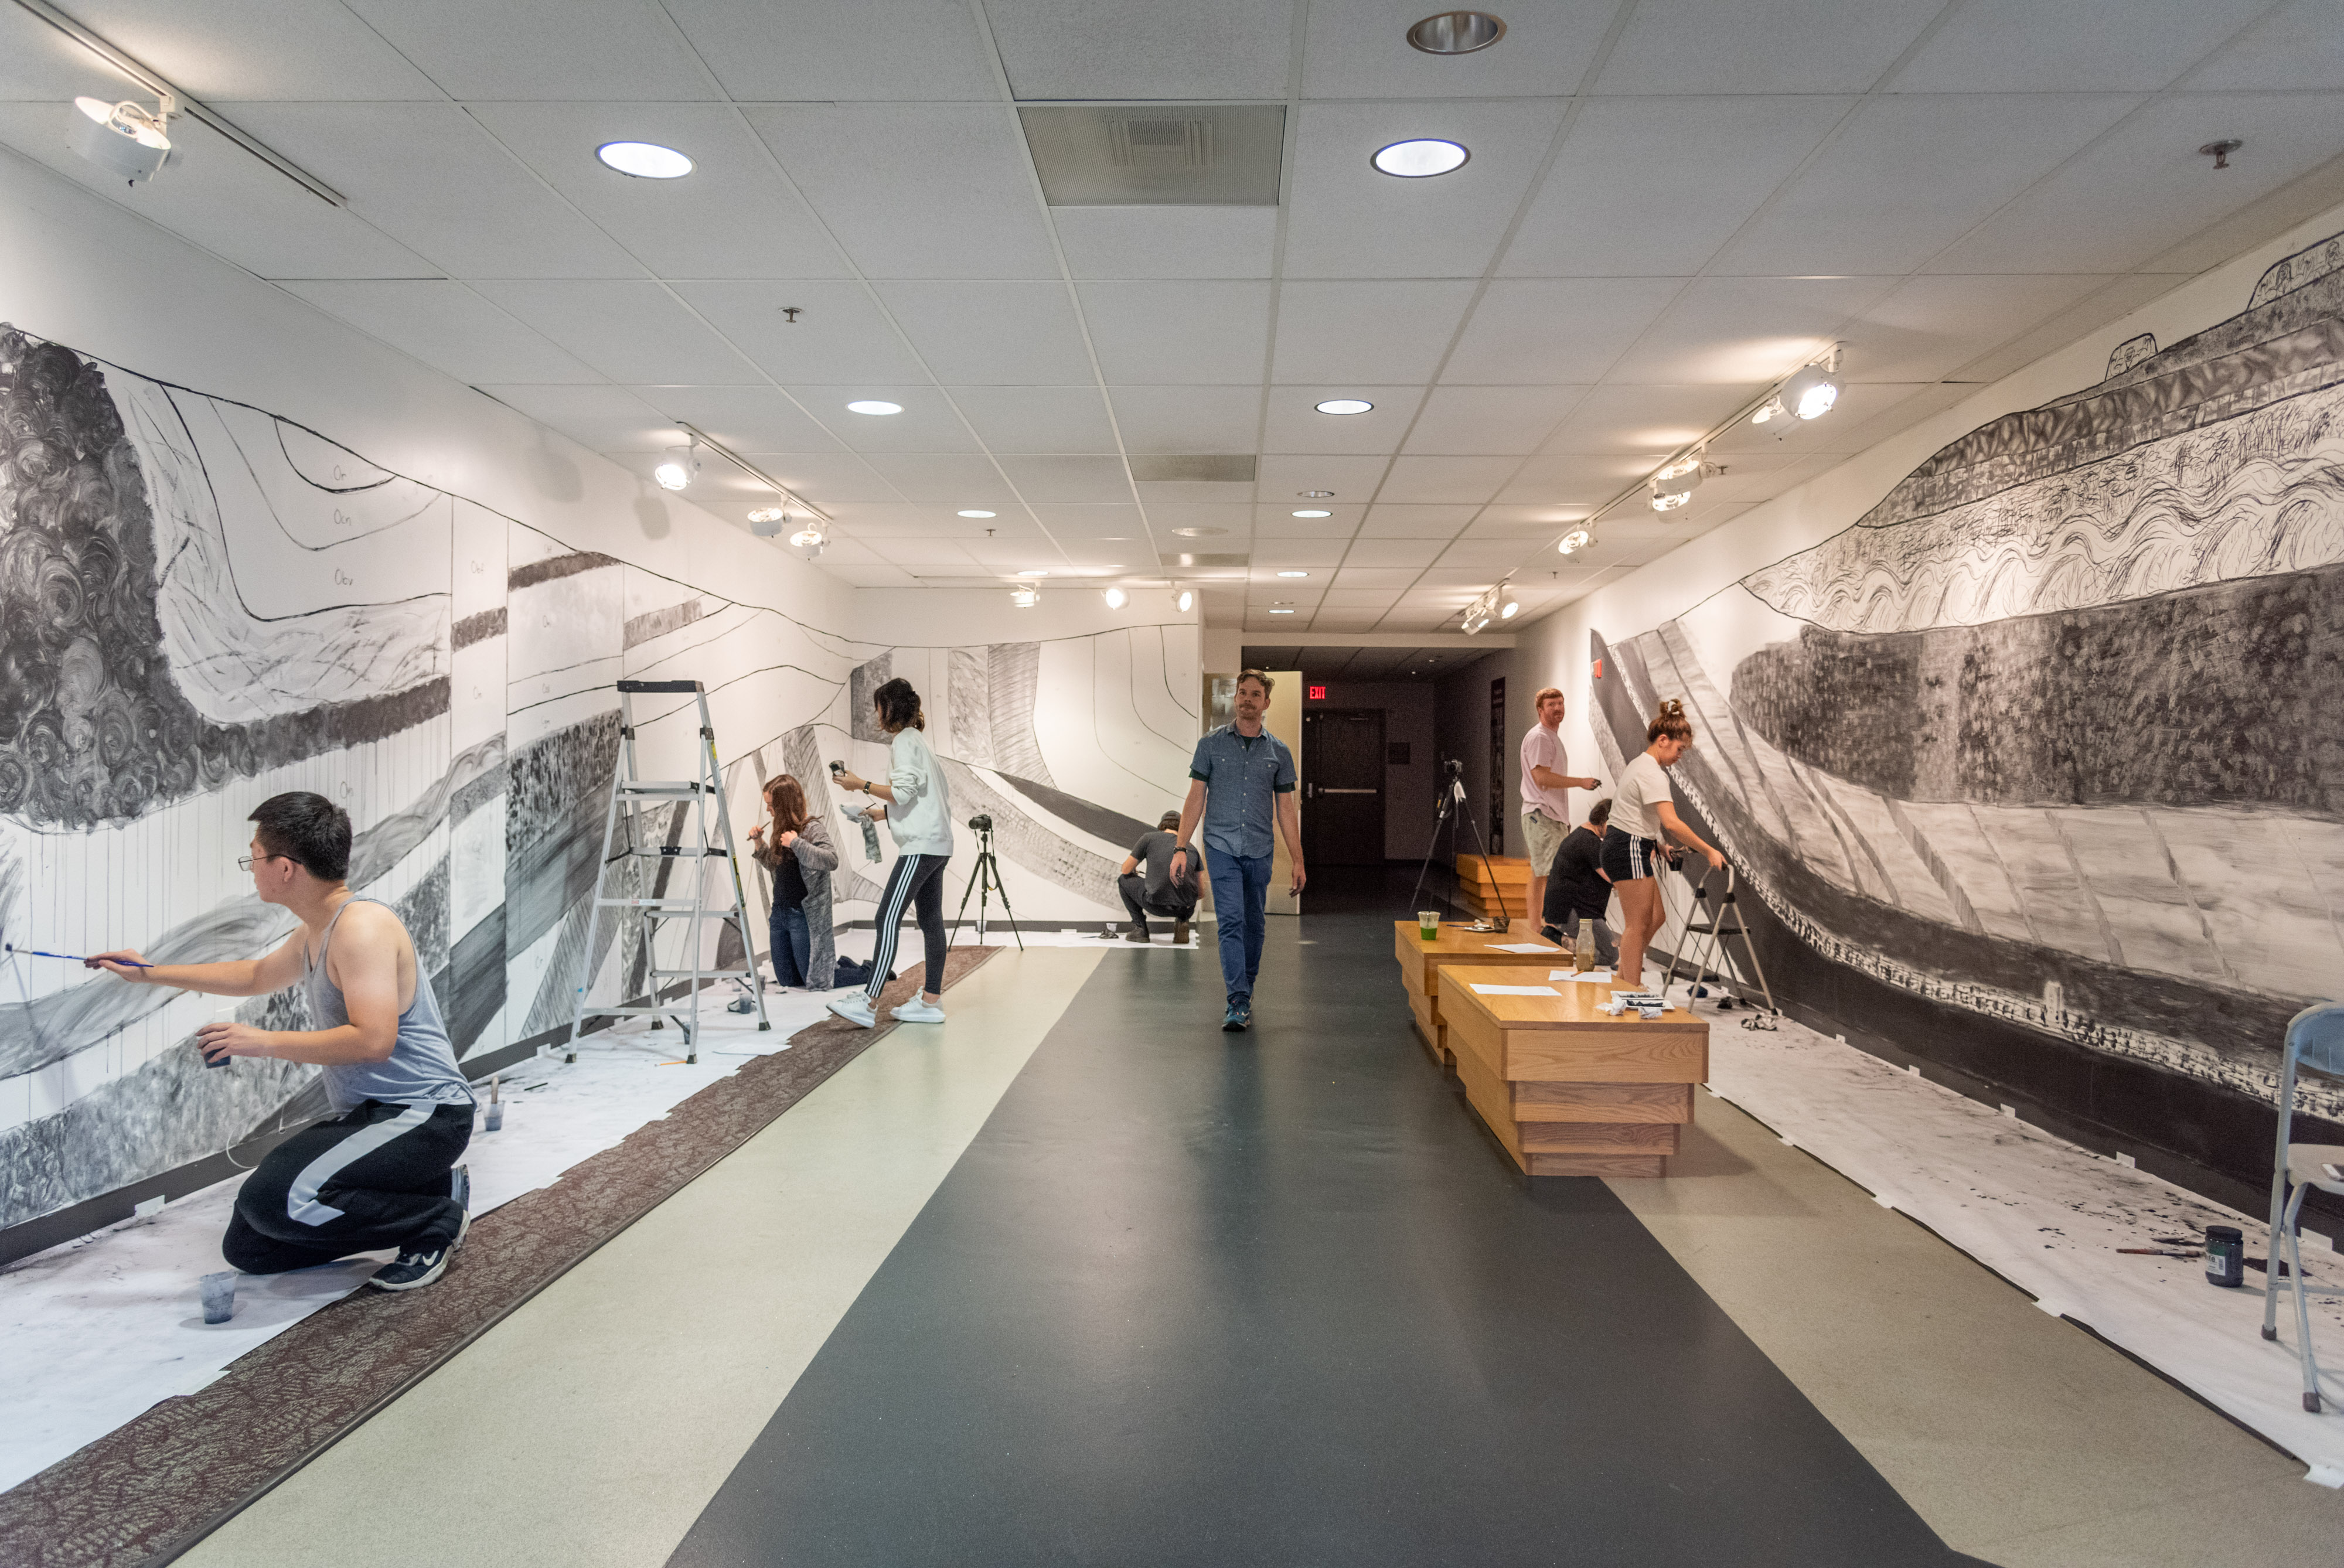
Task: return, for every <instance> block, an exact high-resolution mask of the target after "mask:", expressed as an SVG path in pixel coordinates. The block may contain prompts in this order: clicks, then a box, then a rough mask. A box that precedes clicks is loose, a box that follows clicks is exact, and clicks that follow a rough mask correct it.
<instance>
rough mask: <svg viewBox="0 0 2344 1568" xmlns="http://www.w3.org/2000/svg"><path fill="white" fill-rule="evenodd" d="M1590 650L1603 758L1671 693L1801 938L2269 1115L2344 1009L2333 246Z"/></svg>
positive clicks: (2339, 449) (2334, 1100)
mask: <svg viewBox="0 0 2344 1568" xmlns="http://www.w3.org/2000/svg"><path fill="white" fill-rule="evenodd" d="M1593 651H1594V652H1595V655H1596V657H1598V658H1600V659H1603V660H1604V663H1603V665H1602V674H1601V677H1600V678H1599V679H1598V680H1597V682H1596V692H1597V698H1598V707H1599V712H1600V718H1599V722H1598V723H1596V724H1595V729H1596V731H1597V735H1598V740H1599V743H1600V744H1601V745H1602V746H1603V748H1604V750H1605V752H1606V758H1607V761H1608V762H1609V763H1610V764H1611V765H1612V766H1613V767H1615V768H1616V767H1617V766H1618V765H1619V764H1620V761H1621V759H1622V756H1624V755H1632V754H1634V753H1635V752H1636V751H1638V750H1641V749H1642V736H1643V716H1644V715H1647V714H1649V713H1651V712H1652V706H1653V703H1654V702H1655V701H1656V699H1658V698H1660V697H1663V696H1675V695H1682V697H1683V698H1684V700H1685V706H1686V710H1687V712H1688V713H1692V714H1693V715H1694V716H1695V721H1696V723H1698V724H1699V726H1700V732H1701V735H1700V744H1699V745H1698V746H1697V747H1696V749H1695V750H1694V752H1693V753H1692V755H1691V756H1690V757H1689V758H1688V760H1687V761H1686V762H1684V763H1682V764H1679V765H1678V767H1677V769H1676V770H1675V771H1676V776H1677V780H1678V785H1679V792H1680V796H1681V798H1684V799H1686V800H1688V801H1689V802H1690V803H1691V804H1692V805H1693V806H1694V807H1695V808H1696V809H1697V810H1698V812H1699V813H1700V814H1702V816H1703V817H1704V818H1705V819H1706V820H1707V821H1708V823H1709V824H1711V826H1712V827H1713V829H1714V830H1715V831H1716V832H1718V833H1719V834H1721V835H1723V838H1724V840H1725V843H1726V845H1727V846H1728V847H1729V848H1730V850H1731V852H1732V854H1733V857H1734V859H1735V861H1736V863H1737V864H1738V865H1740V866H1741V867H1742V868H1743V874H1744V875H1745V876H1746V877H1747V878H1748V881H1749V885H1751V886H1752V887H1753V889H1754V890H1755V891H1756V892H1757V893H1758V895H1760V896H1761V898H1763V902H1764V904H1765V905H1766V906H1767V909H1768V911H1769V912H1770V913H1771V914H1772V915H1773V916H1774V918H1775V919H1776V920H1777V921H1779V922H1780V923H1781V926H1783V928H1785V929H1787V930H1788V931H1789V932H1791V933H1793V934H1795V936H1796V937H1797V938H1798V939H1799V941H1800V942H1801V943H1802V944H1803V945H1804V946H1806V947H1807V948H1809V949H1811V950H1812V951H1814V952H1815V953H1817V954H1820V955H1822V956H1825V957H1828V958H1829V959H1831V960H1833V961H1835V962H1836V963H1838V964H1841V965H1844V966H1850V967H1852V968H1854V969H1856V970H1858V971H1861V972H1862V973H1863V974H1864V975H1866V976H1871V977H1872V978H1874V979H1875V980H1877V981H1880V982H1882V983H1884V984H1886V985H1888V986H1893V987H1894V988H1896V989H1897V990H1898V991H1900V992H1903V993H1904V994H1906V995H1908V996H1914V997H1917V998H1925V999H1926V1001H1928V1002H1929V1003H1930V1004H1931V1005H1932V1006H1934V1007H1938V1008H1941V1009H1944V1010H1945V1016H1946V1017H1949V1018H1954V1019H1957V1018H1958V1017H1962V1016H1964V1015H1968V1016H1972V1017H1991V1018H1994V1019H1998V1020H2008V1021H2013V1022H2016V1023H2020V1024H2023V1025H2025V1026H2026V1027H2028V1028H2030V1029H2033V1030H2036V1031H2040V1032H2042V1033H2046V1034H2049V1035H2052V1036H2055V1037H2060V1038H2062V1039H2064V1040H2066V1041H2067V1042H2071V1043H2073V1044H2075V1045H2076V1046H2079V1047H2084V1048H2086V1049H2087V1050H2088V1051H2090V1052H2093V1053H2098V1054H2103V1055H2105V1056H2107V1057H2121V1058H2124V1059H2126V1060H2128V1061H2134V1062H2139V1063H2146V1064H2150V1065H2153V1066H2154V1067H2158V1068H2161V1069H2166V1070H2167V1071H2169V1072H2172V1073H2175V1074H2178V1075H2182V1076H2183V1077H2186V1078H2187V1079H2190V1080H2194V1081H2197V1082H2199V1083H2203V1084H2208V1085H2214V1086H2220V1087H2224V1088H2227V1089H2230V1090H2236V1091H2238V1093H2239V1094H2241V1095H2244V1096H2248V1097H2252V1098H2256V1099H2259V1100H2261V1101H2262V1102H2264V1103H2265V1104H2268V1100H2269V1097H2270V1093H2271V1087H2272V1084H2273V1081H2274V1078H2273V1075H2274V1070H2275V1066H2276V1061H2277V1047H2278V1041H2279V1039H2280V1036H2281V1031H2282V1029H2283V1027H2284V1025H2285V1022H2286V1020H2287V1019H2288V1017H2289V1016H2291V1015H2292V1014H2293V1013H2294V1012H2296V1011H2297V1010H2298V1009H2299V1008H2300V1007H2303V1006H2304V1005H2305V1004H2306V1003H2307V1002H2308V1001H2309V1000H2311V999H2314V998H2318V997H2326V996H2336V995H2338V994H2339V988H2344V730H2339V725H2338V723H2337V714H2338V713H2339V709H2344V236H2339V238H2336V239H2331V240H2329V241H2325V242H2323V243H2322V244H2321V245H2319V246H2316V247H2313V248H2310V249H2309V250H2307V251H2305V252H2303V253H2301V254H2300V255H2299V256H2296V257H2291V258H2288V259H2287V260H2285V261H2282V262H2280V263H2278V265H2277V266H2275V267H2273V268H2271V269H2270V270H2269V271H2268V273H2267V274H2266V275H2265V277H2264V278H2263V280H2262V283H2261V284H2260V285H2259V286H2258V288H2257V289H2256V290H2255V293H2254V296H2253V298H2252V299H2251V301H2250V302H2249V305H2248V309H2246V310H2245V311H2244V312H2243V313H2241V314H2239V315H2238V316H2236V317H2233V318H2231V319H2228V320H2225V321H2223V322H2221V323H2219V324H2218V325H2216V326H2214V327H2212V328H2210V329H2207V330H2205V331H2203V332H2200V333H2198V334H2197V336H2195V337H2192V338H2189V339H2186V340H2184V341H2181V342H2178V343H2176V344H2174V345H2173V346H2171V347H2170V348H2165V349H2159V348H2158V347H2157V344H2156V342H2155V341H2154V339H2148V338H2146V337H2143V338H2137V339H2132V340H2131V341H2129V342H2127V343H2126V344H2125V345H2123V346H2121V347H2120V348H2119V349H2118V350H2117V354H2116V355H2115V356H2114V357H2112V359H2111V360H2110V362H2109V372H2108V375H2107V379H2105V380H2103V381H2101V382H2100V383H2099V384H2097V385H2096V386H2093V387H2090V388H2088V389H2085V390H2082V391H2079V392H2077V393H2076V394H2074V395H2072V396H2070V397H2066V398H2063V399H2061V400H2057V401H2056V402H2054V403H2051V404H2049V405H2047V406H2046V407H2043V408H2038V409H2031V410H2025V411H2022V412H2018V413H2014V414H2010V415H2008V416H2006V417H2005V418H2002V419H1999V420H1995V421H1993V422H1992V423H1990V424H1987V425H1985V426H1983V427H1981V428H1979V429H1977V430H1974V431H1972V432H1970V433H1969V434H1968V435H1965V436H1964V437H1963V438H1961V439H1960V440H1956V441H1955V442H1953V443H1952V444H1950V445H1948V446H1947V447H1945V449H1944V450H1941V451H1939V452H1937V453H1936V454H1935V456H1933V457H1932V458H1930V459H1929V460H1927V461H1926V462H1925V463H1923V464H1922V465H1921V466H1920V467H1919V468H1917V469H1915V470H1913V472H1912V473H1911V474H1909V475H1908V476H1906V477H1905V478H1904V480H1903V481H1901V482H1899V483H1898V484H1897V485H1896V486H1895V487H1894V489H1893V490H1892V491H1890V492H1889V493H1888V495H1887V496H1886V498H1885V499H1884V500H1883V501H1881V502H1880V503H1879V504H1878V505H1877V506H1875V507H1874V508H1873V509H1872V511H1869V512H1867V513H1866V514H1865V515H1864V517H1863V518H1862V519H1860V520H1859V521H1857V522H1856V523H1855V524H1854V526H1852V527H1850V528H1848V529H1847V530H1845V531H1844V532H1842V533H1840V534H1839V535H1837V536H1835V537H1834V538H1833V539H1831V540H1828V541H1825V542H1824V543H1822V544H1820V545H1817V546H1816V547H1814V549H1811V550H1806V551H1801V552H1800V553H1798V554H1796V555H1793V556H1791V557H1789V558H1788V559H1786V560H1783V561H1778V562H1776V563H1774V564H1773V565H1772V566H1769V567H1767V568H1765V569H1763V570H1762V571H1759V572H1754V573H1753V574H1751V575H1750V576H1749V577H1747V578H1745V579H1743V581H1742V582H1740V583H1739V584H1738V585H1737V586H1735V587H1733V588H1730V589H1728V590H1726V591H1725V592H1722V593H1720V594H1717V595H1715V596H1713V597H1712V598H1711V599H1709V600H1707V601H1705V602H1702V603H1701V604H1699V605H1697V606H1695V607H1694V608H1692V610H1690V611H1688V612H1685V613H1683V614H1682V615H1680V616H1678V617H1676V618H1675V619H1673V620H1671V621H1669V622H1664V623H1662V624H1661V625H1658V626H1654V627H1652V628H1650V629H1648V630H1645V631H1642V632H1638V633H1636V634H1634V635H1632V636H1630V637H1627V638H1625V639H1624V640H1619V641H1614V642H1611V643H1610V645H1609V646H1608V647H1607V646H1606V645H1605V642H1604V640H1603V639H1602V638H1601V637H1598V638H1597V639H1596V640H1595V647H1594V650H1593ZM1956 1027H1958V1026H1956ZM2310 1100H2311V1103H2312V1105H2313V1107H2314V1108H2316V1109H2317V1110H2318V1111H2319V1112H2320V1113H2321V1114H2323V1115H2326V1116H2329V1117H2331V1118H2333V1117H2337V1116H2339V1114H2344V1095H2339V1094H2337V1093H2336V1092H2335V1086H2332V1085H2315V1086H2314V1087H2313V1088H2312V1090H2311V1093H2310ZM2261 1158H2263V1159H2264V1160H2265V1162H2266V1163H2267V1161H2268V1145H2267V1143H2266V1144H2265V1153H2264V1154H2263V1156H2262V1157H2261Z"/></svg>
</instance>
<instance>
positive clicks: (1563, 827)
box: [1522, 811, 1571, 876]
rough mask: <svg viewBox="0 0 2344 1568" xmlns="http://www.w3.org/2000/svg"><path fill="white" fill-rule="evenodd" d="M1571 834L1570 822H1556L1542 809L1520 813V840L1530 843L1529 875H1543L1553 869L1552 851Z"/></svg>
mask: <svg viewBox="0 0 2344 1568" xmlns="http://www.w3.org/2000/svg"><path fill="white" fill-rule="evenodd" d="M1570 835H1571V824H1569V823H1567V822H1557V821H1555V820H1554V818H1552V817H1551V816H1549V815H1547V814H1546V813H1544V812H1542V811H1526V812H1524V813H1522V842H1523V843H1524V844H1526V845H1530V861H1531V875H1532V876H1544V875H1546V874H1547V873H1548V872H1550V871H1551V870H1553V869H1554V852H1555V851H1556V850H1558V849H1561V847H1562V841H1563V840H1564V839H1565V838H1568V837H1569V836H1570Z"/></svg>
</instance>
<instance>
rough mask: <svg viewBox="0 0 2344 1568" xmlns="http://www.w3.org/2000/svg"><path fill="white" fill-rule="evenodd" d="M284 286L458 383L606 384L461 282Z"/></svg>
mask: <svg viewBox="0 0 2344 1568" xmlns="http://www.w3.org/2000/svg"><path fill="white" fill-rule="evenodd" d="M282 287H283V288H286V289H288V291H290V292H292V293H294V294H298V295H299V296H300V297H301V298H304V299H307V300H308V301H309V302H310V303H311V304H312V305H315V306H317V307H318V309H321V310H324V311H326V312H327V313H328V314H329V315H334V316H338V317H340V318H341V319H343V320H345V321H347V322H349V324H350V325H351V326H353V327H356V328H357V329H359V331H361V332H367V333H371V334H372V335H373V336H375V337H377V338H379V339H382V340H383V341H384V342H386V343H388V344H389V345H390V346H391V347H392V348H394V349H399V350H401V351H402V352H404V353H407V354H410V355H412V356H414V357H415V358H416V359H420V360H422V361H423V362H424V363H425V364H427V365H429V366H430V367H431V368H432V369H436V370H443V371H445V372H446V373H447V374H449V375H450V376H453V377H455V378H456V379H458V380H460V381H466V382H471V383H475V384H480V383H486V382H490V381H498V382H506V381H600V380H602V379H603V377H602V376H601V374H600V373H599V372H597V371H595V370H592V369H589V368H588V367H587V366H586V365H584V364H582V363H581V362H580V361H579V360H577V359H573V358H572V357H571V355H569V354H567V353H565V352H563V351H562V350H561V349H559V348H557V347H555V346H554V345H553V344H552V343H551V341H549V340H548V339H546V338H545V337H544V336H543V335H542V334H541V333H540V332H538V331H537V330H535V329H533V328H530V327H528V326H525V325H523V324H522V323H521V322H520V321H517V320H515V319H513V318H512V317H511V316H510V315H508V314H506V313H505V312H504V311H502V310H500V309H498V308H497V307H496V306H494V305H492V304H490V302H489V301H488V300H486V299H483V298H480V295H478V294H475V293H474V292H473V291H472V290H471V289H470V288H467V287H466V286H465V285H463V284H461V283H450V282H446V281H433V280H429V279H398V278H377V279H366V280H306V281H295V282H288V283H286V284H284V285H282Z"/></svg>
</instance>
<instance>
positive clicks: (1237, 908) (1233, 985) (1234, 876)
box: [1206, 850, 1270, 996]
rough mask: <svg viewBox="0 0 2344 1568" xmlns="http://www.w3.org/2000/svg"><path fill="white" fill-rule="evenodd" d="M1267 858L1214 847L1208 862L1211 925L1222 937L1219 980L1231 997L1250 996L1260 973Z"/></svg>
mask: <svg viewBox="0 0 2344 1568" xmlns="http://www.w3.org/2000/svg"><path fill="white" fill-rule="evenodd" d="M1269 861H1270V857H1269V856H1268V855H1256V856H1254V857H1253V858H1251V859H1248V858H1246V857H1245V856H1244V855H1230V854H1228V853H1226V852H1225V851H1221V850H1215V851H1214V852H1213V854H1212V855H1211V857H1210V859H1209V860H1208V862H1207V867H1206V869H1207V872H1208V874H1209V875H1211V877H1212V879H1213V928H1214V930H1216V931H1217V932H1218V933H1219V934H1220V938H1221V983H1222V984H1223V985H1224V986H1227V987H1228V993H1229V995H1230V996H1252V995H1253V977H1254V976H1256V975H1258V974H1259V973H1260V972H1261V938H1262V933H1263V931H1264V929H1265V928H1266V927H1267V926H1268V911H1269Z"/></svg>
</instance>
